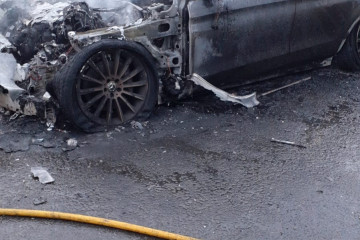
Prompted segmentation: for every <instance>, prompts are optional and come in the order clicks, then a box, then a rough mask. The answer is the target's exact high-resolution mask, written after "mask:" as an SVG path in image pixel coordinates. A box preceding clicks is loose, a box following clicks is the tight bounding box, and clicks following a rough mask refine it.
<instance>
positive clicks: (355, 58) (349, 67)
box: [335, 24, 360, 71]
mask: <svg viewBox="0 0 360 240" xmlns="http://www.w3.org/2000/svg"><path fill="white" fill-rule="evenodd" d="M335 63H336V64H337V66H338V67H339V68H340V69H342V70H345V71H360V24H357V25H356V26H355V28H354V29H353V30H352V31H351V33H350V34H349V36H348V38H347V39H346V42H345V44H344V46H343V47H342V49H341V50H340V52H339V53H338V54H337V55H336V57H335Z"/></svg>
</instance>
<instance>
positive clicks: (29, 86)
mask: <svg viewBox="0 0 360 240" xmlns="http://www.w3.org/2000/svg"><path fill="white" fill-rule="evenodd" d="M19 2H21V4H19ZM89 2H94V3H96V2H97V3H98V4H99V1H90V0H89ZM109 2H110V1H109ZM111 2H113V4H112V5H114V6H116V8H114V9H100V8H91V7H90V6H89V5H88V3H86V2H73V3H69V2H60V1H50V0H49V1H17V0H12V1H4V0H0V51H1V53H0V107H2V108H5V109H7V110H9V111H12V112H18V113H22V114H25V115H37V116H40V117H47V116H46V115H47V112H48V111H49V110H51V112H53V111H54V109H56V103H55V102H54V101H52V99H51V95H50V94H49V93H48V92H47V91H46V86H47V84H48V83H49V82H50V81H51V80H52V79H53V76H54V74H55V73H56V72H57V71H58V70H59V69H60V68H61V67H62V66H63V65H64V64H65V63H66V62H67V61H68V60H69V59H70V58H71V57H72V55H74V54H75V49H73V47H72V45H71V43H70V41H69V37H68V33H69V32H85V31H89V30H94V29H98V28H103V27H111V26H121V25H127V24H131V23H132V22H135V21H136V20H138V19H139V18H141V14H142V13H141V11H140V10H139V9H138V8H137V7H136V6H135V5H133V4H132V3H130V2H124V1H121V2H117V1H111ZM101 4H103V2H101Z"/></svg>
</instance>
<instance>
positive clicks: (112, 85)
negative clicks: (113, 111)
mask: <svg viewBox="0 0 360 240" xmlns="http://www.w3.org/2000/svg"><path fill="white" fill-rule="evenodd" d="M107 89H108V90H109V92H112V93H113V92H115V91H116V83H115V82H114V81H111V82H109V83H108V84H107Z"/></svg>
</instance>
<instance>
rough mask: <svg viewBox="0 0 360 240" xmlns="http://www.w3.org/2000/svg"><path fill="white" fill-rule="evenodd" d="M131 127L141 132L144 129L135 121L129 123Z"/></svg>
mask: <svg viewBox="0 0 360 240" xmlns="http://www.w3.org/2000/svg"><path fill="white" fill-rule="evenodd" d="M131 126H132V128H134V129H140V130H143V129H144V126H143V125H142V124H141V123H139V122H136V121H132V122H131Z"/></svg>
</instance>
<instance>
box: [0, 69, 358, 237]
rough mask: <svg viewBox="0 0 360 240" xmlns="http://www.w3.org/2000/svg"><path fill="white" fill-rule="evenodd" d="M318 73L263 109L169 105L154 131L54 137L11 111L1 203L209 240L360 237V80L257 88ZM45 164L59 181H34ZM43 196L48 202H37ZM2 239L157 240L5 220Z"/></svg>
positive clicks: (322, 75)
mask: <svg viewBox="0 0 360 240" xmlns="http://www.w3.org/2000/svg"><path fill="white" fill-rule="evenodd" d="M307 76H312V78H313V79H312V80H311V81H309V82H306V83H302V84H300V85H297V86H294V87H291V88H289V89H286V90H282V91H280V92H277V93H275V94H272V95H269V96H266V97H264V98H260V101H261V105H260V106H259V107H256V108H254V109H246V108H244V107H241V106H234V105H232V104H228V103H223V102H220V101H219V100H217V99H216V98H215V97H213V96H212V95H211V94H209V95H204V96H200V97H196V98H195V99H193V100H187V101H186V102H182V103H178V104H175V105H174V104H172V105H169V106H161V107H159V108H158V109H157V110H156V111H155V113H154V115H153V116H152V117H151V119H150V120H149V122H147V123H142V126H143V127H144V129H134V128H133V127H132V126H130V125H127V126H125V127H119V128H117V129H115V130H111V131H108V132H103V133H96V134H90V135H89V134H83V133H80V132H77V131H75V130H73V129H71V128H69V127H66V128H65V130H59V129H58V128H56V129H54V130H53V131H50V132H48V131H47V127H46V126H45V124H44V123H43V122H41V121H40V120H39V119H36V118H30V117H19V118H17V119H15V120H10V117H9V116H6V115H5V114H1V115H0V149H2V150H0V182H1V184H0V193H1V195H0V196H1V197H0V207H3V208H26V209H37V210H51V211H62V212H71V213H79V214H85V215H91V216H97V217H105V218H110V219H115V220H120V221H125V222H129V223H133V224H139V225H143V226H147V227H152V228H157V229H161V230H166V231H170V232H174V233H179V234H184V235H189V236H192V237H197V238H201V239H214V240H215V239H359V236H360V204H359V199H360V158H359V156H360V155H359V143H360V141H359V140H360V128H359V122H360V119H359V113H360V105H359V100H360V89H359V87H360V74H349V73H345V72H340V71H338V70H336V69H331V68H327V69H322V70H316V71H312V72H308V73H303V74H299V75H293V76H287V77H283V78H278V79H274V80H272V81H270V82H266V83H260V84H256V85H252V86H247V87H246V90H247V91H252V90H256V91H258V92H260V93H261V92H265V91H267V90H269V89H272V88H274V87H277V86H280V85H282V84H285V83H288V82H291V81H295V80H299V79H301V78H304V77H307ZM232 91H235V90H232ZM70 138H75V139H76V140H77V141H78V143H79V146H78V147H77V148H76V149H71V148H69V147H68V146H67V143H66V141H67V140H68V139H70ZM272 138H276V139H279V140H286V141H293V142H295V143H297V144H300V145H303V146H305V147H306V148H300V147H296V146H291V145H283V144H278V143H274V142H271V139H272ZM37 166H42V167H45V168H47V169H48V171H49V173H50V174H51V175H52V176H53V177H54V178H55V183H53V184H48V185H42V184H41V183H40V182H39V181H38V180H37V179H34V178H33V177H32V176H31V172H30V170H31V167H37ZM40 197H42V198H43V199H46V201H47V202H46V203H45V204H42V205H37V206H35V205H34V200H37V199H38V198H40ZM0 239H6V240H20V239H21V240H22V239H27V240H33V239H34V240H48V239H52V240H61V239H79V240H82V239H84V240H85V239H86V240H92V239H94V240H95V239H96V240H97V239H107V240H111V239H152V238H148V237H144V236H141V235H137V234H132V233H127V232H122V231H118V230H111V229H105V228H99V227H93V226H88V225H83V224H78V223H69V222H61V221H60V222H59V221H50V220H35V219H22V218H20V219H19V218H9V217H0Z"/></svg>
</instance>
